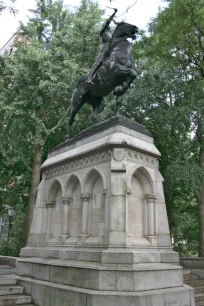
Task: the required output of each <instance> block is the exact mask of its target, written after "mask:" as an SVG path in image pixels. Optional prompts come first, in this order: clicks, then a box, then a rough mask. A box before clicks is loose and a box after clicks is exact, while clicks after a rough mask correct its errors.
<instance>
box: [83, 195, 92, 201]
mask: <svg viewBox="0 0 204 306" xmlns="http://www.w3.org/2000/svg"><path fill="white" fill-rule="evenodd" d="M81 199H82V201H84V202H89V201H90V199H91V194H90V193H84V194H82V195H81Z"/></svg>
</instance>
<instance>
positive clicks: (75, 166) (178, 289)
mask: <svg viewBox="0 0 204 306" xmlns="http://www.w3.org/2000/svg"><path fill="white" fill-rule="evenodd" d="M159 157H160V153H159V151H158V150H157V148H156V147H155V145H154V141H153V138H152V137H151V134H149V133H148V132H147V131H146V130H145V129H144V127H141V126H140V125H137V124H135V123H134V122H132V121H129V120H125V119H124V118H121V117H120V116H119V117H118V116H116V117H114V119H113V120H112V121H111V120H108V121H107V122H105V123H103V124H99V125H97V126H96V127H95V129H94V128H90V129H88V130H87V131H85V132H84V133H82V134H81V135H79V136H77V137H76V138H74V139H72V140H70V141H68V142H65V143H64V144H62V145H59V146H57V147H56V148H54V149H53V150H52V151H51V152H50V153H49V156H48V159H47V160H46V161H45V163H44V164H43V166H42V170H43V180H42V182H41V184H40V186H39V191H38V196H37V203H36V209H35V211H34V219H33V224H32V227H31V233H30V238H29V242H28V245H27V246H26V248H24V249H22V251H21V256H22V257H28V258H22V259H20V260H19V261H18V264H17V271H18V275H19V283H20V284H23V285H24V286H25V292H27V293H29V294H31V295H32V297H33V300H34V302H35V303H36V305H39V306H56V305H60V306H63V305H64V306H65V305H66V306H104V305H107V306H116V305H117V306H124V305H127V306H133V305H134V306H136V305H137V306H171V305H176V306H194V296H193V291H192V289H191V288H190V287H186V286H183V274H182V268H181V267H180V266H178V254H177V253H175V252H174V251H173V248H172V244H171V239H170V233H169V226H168V219H167V212H166V205H165V199H164V192H163V185H162V183H163V177H162V175H161V174H160V172H159V164H158V159H159Z"/></svg>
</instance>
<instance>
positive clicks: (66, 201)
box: [62, 197, 72, 206]
mask: <svg viewBox="0 0 204 306" xmlns="http://www.w3.org/2000/svg"><path fill="white" fill-rule="evenodd" d="M71 202H72V198H71V197H68V198H62V204H63V205H68V206H70V204H71Z"/></svg>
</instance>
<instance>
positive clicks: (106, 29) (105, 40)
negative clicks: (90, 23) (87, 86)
mask: <svg viewBox="0 0 204 306" xmlns="http://www.w3.org/2000/svg"><path fill="white" fill-rule="evenodd" d="M117 11H118V10H117V9H114V13H113V14H112V15H111V16H110V18H109V19H108V20H107V21H106V23H105V24H104V26H103V27H102V29H101V31H100V37H101V42H102V48H101V50H100V53H99V56H98V57H97V59H96V62H95V64H94V65H93V67H92V69H91V71H90V73H89V75H88V78H87V83H92V79H93V78H94V76H95V74H96V72H97V70H98V69H99V68H100V67H101V66H102V65H103V63H104V62H105V61H106V59H107V58H108V57H109V55H110V51H111V39H112V34H111V28H110V24H111V22H112V20H113V18H114V17H115V15H116V13H117ZM92 84H93V83H92Z"/></svg>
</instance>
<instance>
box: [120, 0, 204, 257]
mask: <svg viewBox="0 0 204 306" xmlns="http://www.w3.org/2000/svg"><path fill="white" fill-rule="evenodd" d="M202 7H203V1H202V0H199V1H194V0H187V1H186V0H185V1H184V0H175V1H173V2H172V4H170V6H169V8H166V9H165V10H163V11H161V12H160V13H159V14H158V16H157V18H155V19H154V20H153V22H152V23H151V25H150V33H151V35H150V37H146V36H145V35H144V34H143V33H141V38H140V40H139V41H138V43H137V45H136V47H135V59H136V63H137V80H136V83H135V84H134V86H133V87H132V88H131V90H130V92H129V95H127V96H126V97H125V100H124V104H123V114H124V115H126V116H127V117H129V118H132V119H135V120H136V121H138V122H140V123H142V124H144V125H145V126H146V127H147V128H148V129H149V130H150V131H152V133H153V135H154V137H155V143H156V146H157V147H158V149H159V150H160V152H161V154H162V156H161V160H160V170H161V173H162V175H163V176H164V179H165V181H164V189H165V198H166V203H167V209H168V215H169V221H170V230H171V234H172V237H173V238H174V242H175V249H176V250H178V251H180V253H181V254H182V255H187V254H189V255H190V254H197V253H198V244H199V251H200V253H199V254H200V255H202V254H204V253H203V248H204V240H203V238H202V235H203V234H202V233H204V226H203V221H202V220H204V219H203V216H202V209H201V207H202V205H204V203H203V200H202V199H203V196H202V190H204V122H203V118H204V102H203V101H204V96H203V94H204V91H203V76H204V75H203V47H204V45H203V33H202V19H201V16H202ZM196 205H197V206H196ZM199 220H200V233H199ZM199 235H200V237H199ZM198 237H199V238H198ZM183 243H185V246H183Z"/></svg>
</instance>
